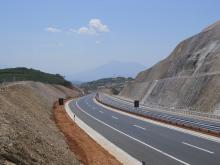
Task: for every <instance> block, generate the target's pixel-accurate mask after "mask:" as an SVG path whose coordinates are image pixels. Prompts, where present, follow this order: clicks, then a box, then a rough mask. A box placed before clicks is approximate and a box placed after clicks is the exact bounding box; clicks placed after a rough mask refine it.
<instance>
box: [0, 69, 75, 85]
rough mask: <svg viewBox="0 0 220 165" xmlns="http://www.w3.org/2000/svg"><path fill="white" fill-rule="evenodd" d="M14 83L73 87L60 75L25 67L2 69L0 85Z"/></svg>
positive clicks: (0, 71) (0, 70)
mask: <svg viewBox="0 0 220 165" xmlns="http://www.w3.org/2000/svg"><path fill="white" fill-rule="evenodd" d="M14 81H35V82H43V83H47V84H59V85H63V86H67V87H71V86H72V84H71V82H69V81H67V80H65V79H64V77H63V76H61V75H60V74H50V73H45V72H42V71H40V70H35V69H32V68H31V69H28V68H24V67H20V68H8V69H0V83H4V82H14Z"/></svg>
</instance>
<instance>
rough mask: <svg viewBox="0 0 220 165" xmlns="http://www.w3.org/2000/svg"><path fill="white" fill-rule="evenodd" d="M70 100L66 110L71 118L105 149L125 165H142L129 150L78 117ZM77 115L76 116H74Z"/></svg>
mask: <svg viewBox="0 0 220 165" xmlns="http://www.w3.org/2000/svg"><path fill="white" fill-rule="evenodd" d="M71 101H73V100H70V101H68V102H67V103H66V104H65V110H66V112H67V114H68V115H69V116H70V118H71V119H72V120H73V121H74V122H75V123H76V124H77V125H78V126H79V127H80V128H81V129H82V130H84V131H85V132H86V133H87V134H88V135H89V136H90V137H91V138H92V139H93V140H95V141H96V142H97V143H98V144H99V145H101V146H102V147H103V148H104V149H105V150H107V151H108V152H109V153H110V154H112V155H113V156H114V157H115V158H116V159H117V160H118V161H120V162H121V163H122V164H124V165H142V162H140V161H138V160H137V159H135V158H134V157H132V156H131V155H129V154H128V153H127V152H125V151H124V150H122V149H121V148H119V147H118V146H116V145H115V144H113V143H112V142H110V141H109V140H108V139H106V138H105V137H104V136H102V135H101V134H99V133H98V132H96V131H95V130H94V129H93V128H91V127H89V126H88V125H87V124H86V123H84V122H83V121H82V120H81V119H80V118H78V117H77V116H76V115H75V114H74V113H73V112H72V111H71V108H70V106H69V104H70V102H71ZM74 116H75V117H74Z"/></svg>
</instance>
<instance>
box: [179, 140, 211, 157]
mask: <svg viewBox="0 0 220 165" xmlns="http://www.w3.org/2000/svg"><path fill="white" fill-rule="evenodd" d="M182 144H185V145H187V146H190V147H192V148H196V149H198V150H201V151H204V152H208V153H210V154H214V152H212V151H209V150H206V149H203V148H200V147H197V146H194V145H192V144H189V143H186V142H182Z"/></svg>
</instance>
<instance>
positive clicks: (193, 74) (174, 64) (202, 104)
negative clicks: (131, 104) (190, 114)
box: [120, 21, 220, 113]
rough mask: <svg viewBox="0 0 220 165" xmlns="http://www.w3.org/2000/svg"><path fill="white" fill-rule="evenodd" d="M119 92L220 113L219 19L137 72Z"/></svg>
mask: <svg viewBox="0 0 220 165" xmlns="http://www.w3.org/2000/svg"><path fill="white" fill-rule="evenodd" d="M120 95H121V96H124V97H128V98H131V99H139V100H141V101H142V103H144V104H156V105H160V106H166V107H185V108H189V107H195V108H197V109H199V110H200V111H204V112H213V113H220V112H219V110H218V109H220V21H218V22H217V23H215V24H213V25H211V26H209V27H208V28H206V29H204V30H203V31H202V32H200V33H199V34H196V35H195V36H193V37H190V38H188V39H186V40H184V41H182V42H181V43H180V44H179V45H177V47H176V48H175V49H174V50H173V52H172V53H171V54H170V55H169V56H168V57H167V58H166V59H164V60H162V61H160V62H159V63H157V64H156V65H154V66H153V67H151V68H149V69H147V70H145V71H142V72H140V73H139V74H138V75H137V76H136V78H135V80H134V81H133V82H131V83H129V84H127V85H126V86H125V88H124V89H123V91H122V92H121V93H120Z"/></svg>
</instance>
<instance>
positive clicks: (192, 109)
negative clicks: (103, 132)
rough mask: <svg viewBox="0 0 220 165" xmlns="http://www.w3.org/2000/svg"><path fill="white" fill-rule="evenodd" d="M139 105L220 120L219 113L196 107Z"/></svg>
mask: <svg viewBox="0 0 220 165" xmlns="http://www.w3.org/2000/svg"><path fill="white" fill-rule="evenodd" d="M108 97H112V98H113V96H108ZM115 98H116V97H115ZM117 99H119V100H123V101H126V102H129V103H130V104H133V102H131V101H128V100H125V99H122V98H118V97H117ZM141 106H142V107H144V108H146V109H148V108H152V109H154V110H157V111H161V110H162V111H166V112H176V113H180V114H185V115H190V116H192V117H193V116H196V117H198V116H200V117H205V118H209V119H214V120H219V122H220V115H216V114H213V113H209V112H201V111H199V108H198V107H166V106H160V105H154V104H141Z"/></svg>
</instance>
